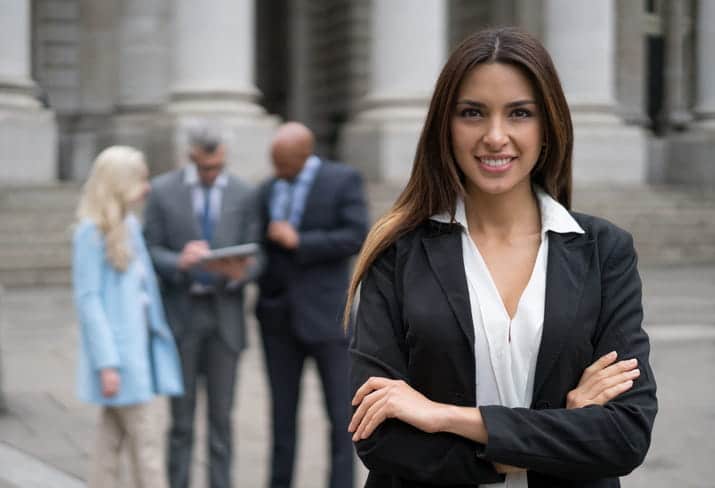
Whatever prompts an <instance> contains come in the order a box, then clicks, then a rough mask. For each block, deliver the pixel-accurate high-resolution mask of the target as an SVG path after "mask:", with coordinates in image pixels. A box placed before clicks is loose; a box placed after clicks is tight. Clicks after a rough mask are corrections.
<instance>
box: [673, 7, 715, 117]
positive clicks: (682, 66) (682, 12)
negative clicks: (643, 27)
mask: <svg viewBox="0 0 715 488" xmlns="http://www.w3.org/2000/svg"><path fill="white" fill-rule="evenodd" d="M665 8H666V11H665V15H664V20H665V22H666V26H665V28H666V39H665V43H666V44H665V62H666V66H665V87H666V90H667V92H666V93H667V96H666V106H665V110H666V114H665V117H666V121H667V123H668V125H669V126H670V127H672V128H676V129H684V128H685V127H686V126H687V125H688V124H689V123H690V122H691V121H692V119H693V115H692V113H691V112H690V107H689V105H690V100H691V91H690V83H689V80H690V79H691V73H692V70H691V66H690V62H691V60H690V56H689V54H690V53H691V52H692V43H691V42H690V40H691V39H692V25H693V21H692V12H691V7H690V3H689V2H666V3H665ZM713 32H715V31H713ZM714 106H715V105H714ZM713 113H714V114H715V111H714V112H713Z"/></svg>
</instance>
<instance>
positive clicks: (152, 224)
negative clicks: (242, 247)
mask: <svg viewBox="0 0 715 488" xmlns="http://www.w3.org/2000/svg"><path fill="white" fill-rule="evenodd" d="M151 187H152V190H151V193H150V195H149V198H148V201H147V205H146V210H145V215H144V236H145V239H146V243H147V246H148V248H149V253H150V255H151V258H152V261H153V263H154V268H155V269H156V272H157V275H158V276H159V281H160V286H161V294H162V298H163V301H164V307H165V308H166V315H167V320H168V322H169V325H170V326H171V328H172V330H173V331H174V336H175V337H176V340H177V342H181V340H182V338H183V337H184V336H185V335H186V334H189V333H190V331H191V324H190V323H189V318H190V317H191V309H190V307H191V299H190V294H189V289H190V287H191V284H192V282H193V279H192V277H191V274H190V273H188V272H183V271H181V270H179V268H178V266H177V265H178V262H179V255H180V254H181V250H182V249H183V247H184V245H185V244H186V243H187V242H189V241H192V240H199V239H201V229H200V227H199V222H198V220H197V218H196V216H195V214H194V210H193V204H192V199H191V187H190V186H189V185H187V184H186V183H185V182H184V171H183V170H182V169H178V170H174V171H171V172H169V173H166V174H163V175H160V176H158V177H156V178H154V179H153V180H152V185H151ZM255 201H256V198H255V193H254V191H253V190H252V189H251V188H250V187H249V186H248V185H247V184H245V183H244V182H242V181H241V180H239V179H238V178H236V177H235V176H231V175H229V177H228V184H227V185H226V187H225V188H224V190H223V197H222V204H221V212H220V215H219V219H218V222H217V223H216V228H215V230H214V238H213V241H212V242H211V247H212V248H219V247H225V246H231V245H235V244H242V243H245V242H257V241H259V239H260V231H261V226H260V221H259V215H258V213H257V212H256V208H255ZM262 262H263V258H262V257H260V256H259V259H258V260H257V263H256V265H255V266H254V267H253V268H252V269H251V270H250V271H249V274H248V276H247V278H246V279H245V280H244V281H243V282H242V283H240V284H239V285H238V286H234V285H232V286H227V281H226V280H222V281H221V282H220V283H219V284H218V285H217V288H218V291H217V299H216V303H217V307H218V310H217V311H218V315H219V328H220V335H221V337H222V339H223V340H224V342H225V343H226V344H227V345H228V346H229V347H230V348H231V349H232V350H234V351H236V352H238V351H240V350H241V349H242V348H243V347H245V345H246V333H245V326H244V322H245V318H244V307H243V288H244V287H243V285H244V284H245V283H246V282H248V281H251V280H253V279H255V278H256V276H258V273H259V271H260V268H261V265H262Z"/></svg>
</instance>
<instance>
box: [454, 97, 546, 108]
mask: <svg viewBox="0 0 715 488" xmlns="http://www.w3.org/2000/svg"><path fill="white" fill-rule="evenodd" d="M457 105H469V106H470V107H479V108H482V107H486V106H487V105H486V104H485V103H482V102H476V101H474V100H466V99H465V100H459V101H457ZM523 105H536V100H515V101H513V102H509V103H507V104H506V105H505V107H506V108H514V107H521V106H523Z"/></svg>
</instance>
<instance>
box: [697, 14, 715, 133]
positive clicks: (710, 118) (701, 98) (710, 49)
mask: <svg viewBox="0 0 715 488" xmlns="http://www.w3.org/2000/svg"><path fill="white" fill-rule="evenodd" d="M697 8H698V13H697V16H696V22H697V24H696V29H697V36H696V38H697V46H696V48H695V53H696V58H695V59H696V61H695V66H696V71H697V75H696V98H695V115H696V118H697V120H698V121H699V123H700V125H702V126H705V127H708V128H712V129H713V130H715V3H714V2H711V1H709V0H700V1H699V2H698V6H697Z"/></svg>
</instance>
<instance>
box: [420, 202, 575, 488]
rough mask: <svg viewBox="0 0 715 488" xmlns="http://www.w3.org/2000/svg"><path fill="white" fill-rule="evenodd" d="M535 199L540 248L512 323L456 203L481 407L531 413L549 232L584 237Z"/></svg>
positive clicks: (567, 218)
mask: <svg viewBox="0 0 715 488" xmlns="http://www.w3.org/2000/svg"><path fill="white" fill-rule="evenodd" d="M536 196H537V199H538V201H539V209H540V212H541V244H540V245H539V250H538V253H537V255H536V261H535V262H534V269H533V270H532V272H531V277H530V278H529V282H528V283H527V285H526V288H524V291H523V293H522V295H521V297H520V299H519V303H518V305H517V308H516V312H515V314H514V318H513V319H512V318H510V317H509V314H508V312H507V310H506V308H505V307H504V302H503V301H502V299H501V296H500V295H499V290H498V289H497V287H496V285H495V284H494V280H493V279H492V276H491V273H490V272H489V268H488V267H487V265H486V262H485V261H484V259H483V258H482V255H481V254H480V252H479V248H478V247H477V246H476V244H475V243H474V241H473V240H472V238H471V237H470V236H469V226H468V224H467V217H466V213H465V210H464V201H462V200H461V199H460V200H459V201H458V202H457V208H456V212H455V216H454V218H455V220H456V222H457V223H458V224H461V226H462V229H463V230H462V254H463V257H464V272H465V274H466V276H467V285H468V289H469V302H470V306H471V312H472V321H473V325H474V356H475V363H476V379H477V384H476V392H477V398H476V404H477V406H480V405H503V406H506V407H510V408H514V407H526V408H528V407H529V406H530V405H531V399H532V394H533V389H534V373H535V369H536V359H537V356H538V354H539V345H540V344H541V332H542V328H543V324H544V302H545V299H546V267H547V264H548V254H549V239H548V234H547V232H548V231H552V232H557V233H571V232H575V233H579V234H583V233H584V230H583V229H582V228H581V226H579V225H578V223H577V222H576V220H574V218H573V217H572V216H571V214H570V213H569V212H568V211H567V210H566V209H565V208H564V207H563V206H562V205H561V204H559V203H558V202H557V201H556V200H554V199H553V198H551V197H550V196H549V195H547V194H546V193H545V192H544V191H543V190H541V189H540V188H536ZM432 219H433V220H437V221H440V222H450V217H449V215H447V214H440V215H436V216H433V217H432ZM488 486H489V487H490V488H498V487H506V488H526V487H527V486H528V484H527V477H526V473H516V474H509V475H507V477H506V482H505V483H500V484H490V485H488Z"/></svg>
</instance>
